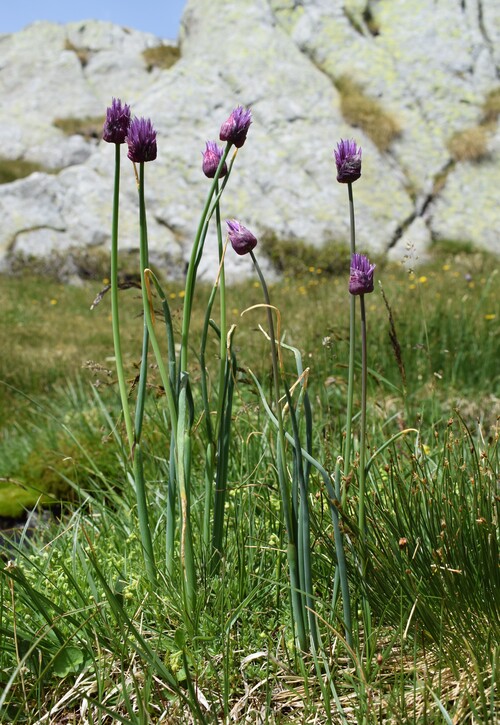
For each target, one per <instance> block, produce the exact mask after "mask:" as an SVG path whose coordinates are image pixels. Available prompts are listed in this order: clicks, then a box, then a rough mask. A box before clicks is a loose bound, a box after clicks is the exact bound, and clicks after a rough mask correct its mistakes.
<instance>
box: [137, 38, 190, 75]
mask: <svg viewBox="0 0 500 725" xmlns="http://www.w3.org/2000/svg"><path fill="white" fill-rule="evenodd" d="M142 57H143V58H144V61H145V63H146V66H147V69H148V71H151V70H153V68H160V69H161V70H167V69H168V68H171V67H172V66H173V65H175V63H177V61H178V60H179V58H180V57H181V53H180V50H179V48H178V47H176V46H172V45H163V44H162V45H156V46H154V47H153V48H146V50H143V51H142Z"/></svg>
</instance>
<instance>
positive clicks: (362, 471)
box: [358, 295, 368, 576]
mask: <svg viewBox="0 0 500 725" xmlns="http://www.w3.org/2000/svg"><path fill="white" fill-rule="evenodd" d="M359 301H360V307H361V432H360V445H359V509H358V517H359V518H358V524H359V533H360V539H361V548H362V551H363V559H362V573H363V576H364V574H365V572H366V555H365V547H366V516H365V482H366V464H365V462H366V383H367V371H368V365H367V353H366V310H365V296H364V295H360V298H359Z"/></svg>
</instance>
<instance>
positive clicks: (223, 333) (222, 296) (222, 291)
mask: <svg viewBox="0 0 500 725" xmlns="http://www.w3.org/2000/svg"><path fill="white" fill-rule="evenodd" d="M216 191H217V194H218V193H219V184H218V183H217V185H216ZM215 219H216V225H217V245H218V250H219V304H220V341H219V343H220V365H219V399H218V405H217V422H218V424H219V431H220V430H221V428H222V427H223V420H222V415H223V410H224V395H223V391H224V390H225V387H226V386H225V376H226V357H227V355H226V344H227V340H226V337H227V319H226V275H225V271H224V242H223V240H222V229H221V218H220V206H219V202H217V206H216V207H215Z"/></svg>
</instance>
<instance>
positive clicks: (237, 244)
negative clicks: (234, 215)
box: [226, 219, 257, 255]
mask: <svg viewBox="0 0 500 725" xmlns="http://www.w3.org/2000/svg"><path fill="white" fill-rule="evenodd" d="M226 224H227V228H228V231H227V233H228V236H229V241H230V242H231V245H232V247H233V249H234V251H235V252H236V254H241V255H243V254H248V252H251V251H252V249H254V247H255V246H256V245H257V239H256V238H255V237H254V235H253V234H252V232H251V231H249V230H248V229H247V228H246V227H244V226H243V224H240V223H239V222H237V221H236V219H227V220H226Z"/></svg>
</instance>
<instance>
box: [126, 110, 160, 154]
mask: <svg viewBox="0 0 500 725" xmlns="http://www.w3.org/2000/svg"><path fill="white" fill-rule="evenodd" d="M126 141H127V144H128V154H127V156H128V157H129V159H130V160H131V161H135V162H136V163H137V164H139V163H141V162H142V161H154V160H155V159H156V131H155V130H154V128H153V124H152V123H151V121H150V119H149V118H134V119H133V121H132V122H131V123H130V128H129V130H128V134H127V138H126Z"/></svg>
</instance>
